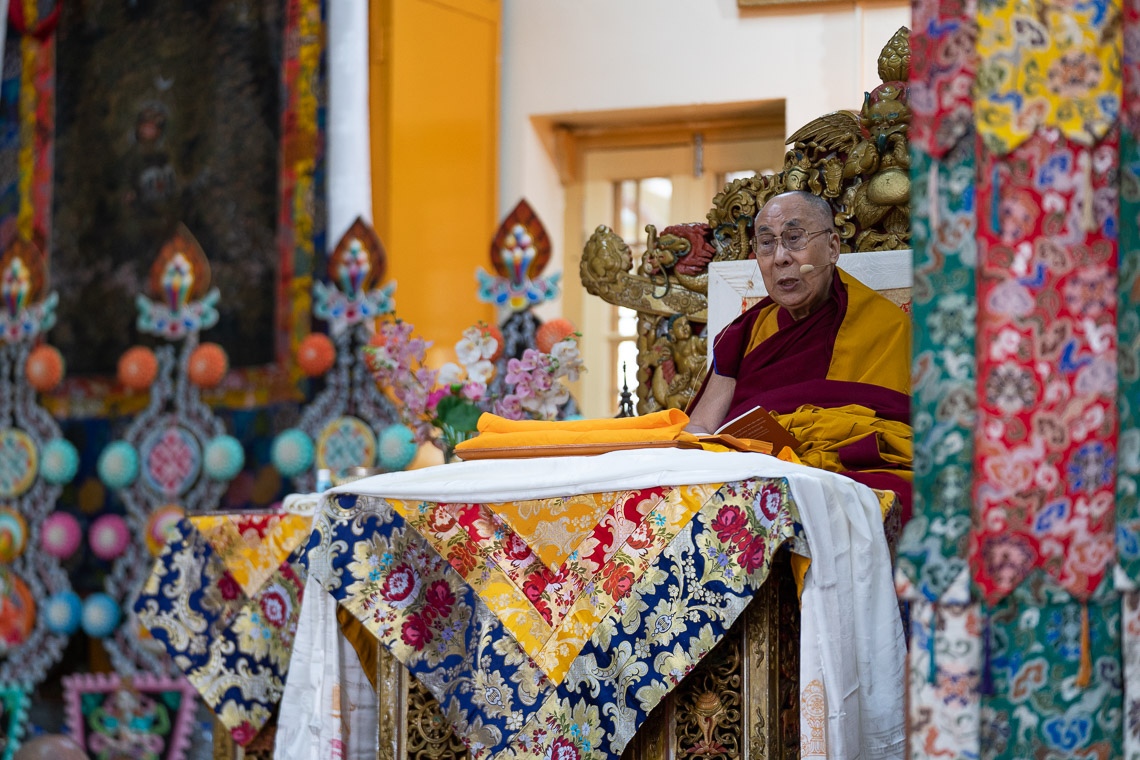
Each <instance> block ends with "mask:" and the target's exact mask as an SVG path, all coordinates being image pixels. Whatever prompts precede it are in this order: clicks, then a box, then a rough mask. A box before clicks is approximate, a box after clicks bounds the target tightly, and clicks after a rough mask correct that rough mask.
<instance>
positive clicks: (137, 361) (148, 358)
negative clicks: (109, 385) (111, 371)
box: [119, 346, 158, 391]
mask: <svg viewBox="0 0 1140 760" xmlns="http://www.w3.org/2000/svg"><path fill="white" fill-rule="evenodd" d="M157 375H158V357H157V356H155V355H154V351H151V350H150V349H149V348H147V347H145V346H133V347H131V348H128V349H127V350H126V351H125V352H123V355H122V356H121V357H119V382H120V383H122V384H123V385H125V386H127V387H128V388H130V389H131V390H135V391H145V390H146V389H147V388H149V387H150V386H151V384H153V383H154V378H155V377H156V376H157Z"/></svg>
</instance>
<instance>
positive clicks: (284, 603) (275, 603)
mask: <svg viewBox="0 0 1140 760" xmlns="http://www.w3.org/2000/svg"><path fill="white" fill-rule="evenodd" d="M258 604H259V605H260V607H261V613H262V616H263V617H264V618H265V620H266V622H268V623H269V624H270V625H272V626H273V627H274V628H281V627H283V626H284V625H285V624H286V623H288V622H289V608H290V604H289V599H288V597H287V596H286V595H285V592H284V590H283V589H282V588H281V587H280V586H271V587H270V588H269V589H267V590H266V591H265V592H264V593H263V594H262V595H261V599H260V600H259V602H258Z"/></svg>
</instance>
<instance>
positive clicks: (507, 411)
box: [495, 393, 524, 420]
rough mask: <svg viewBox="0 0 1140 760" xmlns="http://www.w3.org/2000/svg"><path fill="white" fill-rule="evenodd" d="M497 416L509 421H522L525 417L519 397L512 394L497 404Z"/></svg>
mask: <svg viewBox="0 0 1140 760" xmlns="http://www.w3.org/2000/svg"><path fill="white" fill-rule="evenodd" d="M495 414H497V415H499V416H500V417H505V418H507V419H508V420H521V419H522V418H523V416H524V415H523V410H522V405H521V404H520V403H519V397H518V396H517V395H515V394H513V393H512V394H511V395H509V396H504V397H503V398H501V399H499V400H498V402H496V404H495Z"/></svg>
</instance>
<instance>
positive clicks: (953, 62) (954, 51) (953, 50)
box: [907, 0, 978, 158]
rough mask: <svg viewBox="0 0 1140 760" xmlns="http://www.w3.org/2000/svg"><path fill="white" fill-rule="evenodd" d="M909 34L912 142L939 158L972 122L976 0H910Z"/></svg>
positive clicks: (909, 135) (962, 134)
mask: <svg viewBox="0 0 1140 760" xmlns="http://www.w3.org/2000/svg"><path fill="white" fill-rule="evenodd" d="M913 13H914V20H913V25H914V31H912V32H911V34H910V95H909V100H908V101H907V102H908V104H909V105H910V108H911V110H912V111H913V112H914V118H913V119H912V121H911V123H910V131H909V132H908V133H907V136H908V138H909V139H910V142H911V144H912V145H915V146H917V147H919V148H921V149H922V151H923V152H925V153H927V154H929V155H930V156H933V157H934V158H942V157H943V156H944V155H946V153H947V151H949V150H950V149H951V148H953V147H954V146H955V145H956V144H957V143H958V141H959V140H960V139H961V138H962V137H963V136H964V135H966V134H967V133H968V132H969V131H970V129H971V128H972V127H973V124H974V101H973V98H972V96H971V88H972V87H973V84H974V75H975V73H976V71H977V67H978V55H977V52H976V51H975V49H974V43H975V42H976V41H977V36H978V25H977V21H976V20H975V18H974V17H975V15H976V13H977V2H976V0H915V2H914V4H913Z"/></svg>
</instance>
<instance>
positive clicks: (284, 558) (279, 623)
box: [134, 514, 312, 745]
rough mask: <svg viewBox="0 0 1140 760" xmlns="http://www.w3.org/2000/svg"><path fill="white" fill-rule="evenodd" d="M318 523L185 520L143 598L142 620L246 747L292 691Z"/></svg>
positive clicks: (296, 518)
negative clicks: (310, 542) (288, 680)
mask: <svg viewBox="0 0 1140 760" xmlns="http://www.w3.org/2000/svg"><path fill="white" fill-rule="evenodd" d="M311 522H312V518H311V517H307V516H301V515H291V514H290V515H272V516H263V515H257V516H247V515H210V516H195V517H191V518H187V519H183V520H181V521H179V523H178V525H177V526H176V528H175V529H174V532H173V534H172V536H171V538H170V540H169V541H168V542H167V545H166V548H165V549H164V550H163V553H162V555H161V556H160V557H159V558H158V560H157V561H156V562H155V566H154V570H153V571H152V572H151V575H150V577H149V578H148V579H147V581H146V584H145V585H144V586H143V589H142V591H141V592H140V593H139V597H138V599H137V601H136V602H135V606H134V609H135V613H136V614H137V615H138V618H139V621H140V622H141V623H142V624H143V625H144V626H146V628H147V629H148V630H149V631H150V634H151V635H152V636H153V637H154V638H155V639H156V640H158V641H159V642H161V643H162V645H163V646H164V647H165V648H166V651H167V653H168V654H169V655H170V657H171V658H172V659H173V661H174V663H175V665H177V667H178V668H179V669H180V670H181V671H182V672H183V673H184V674H185V675H186V678H187V679H188V680H189V681H190V683H191V684H193V685H194V687H195V688H196V689H197V690H198V693H199V694H200V695H201V696H202V700H203V701H204V702H205V703H206V705H207V706H208V707H209V708H210V709H211V710H213V711H214V714H215V715H216V716H217V717H218V720H219V721H221V723H222V725H224V726H225V727H226V728H227V729H228V730H229V731H230V734H231V736H232V737H233V739H234V741H236V742H237V743H239V744H241V745H245V744H248V743H249V742H250V741H252V740H253V738H254V737H255V736H257V733H258V732H259V731H260V730H261V728H262V727H263V726H264V725H265V723H266V721H268V720H269V718H270V717H271V716H272V715H273V713H274V711H275V707H276V705H277V702H278V701H279V700H280V699H281V694H282V692H283V690H284V688H285V675H286V673H287V672H288V670H289V659H290V657H291V655H292V651H293V638H294V635H295V634H296V630H297V616H298V614H299V612H300V602H301V591H302V589H303V588H304V586H305V578H306V576H307V569H306V567H305V565H304V563H303V558H304V548H305V546H304V541H305V539H307V538H308V535H309V526H310V524H311ZM288 547H292V548H288ZM287 549H288V550H287ZM273 563H276V564H273ZM270 568H271V569H270Z"/></svg>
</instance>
